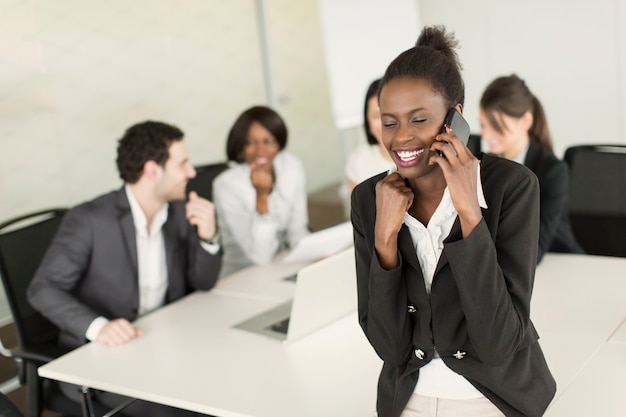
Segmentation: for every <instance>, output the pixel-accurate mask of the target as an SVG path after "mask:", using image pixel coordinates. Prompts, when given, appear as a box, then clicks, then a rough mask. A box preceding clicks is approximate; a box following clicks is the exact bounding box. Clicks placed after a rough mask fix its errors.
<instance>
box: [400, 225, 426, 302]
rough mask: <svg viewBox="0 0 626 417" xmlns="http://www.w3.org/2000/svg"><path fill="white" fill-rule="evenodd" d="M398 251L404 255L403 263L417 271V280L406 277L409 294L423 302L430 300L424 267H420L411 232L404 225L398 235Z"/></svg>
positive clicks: (415, 275)
mask: <svg viewBox="0 0 626 417" xmlns="http://www.w3.org/2000/svg"><path fill="white" fill-rule="evenodd" d="M398 249H399V251H400V254H401V255H402V259H403V261H406V262H407V263H408V264H409V265H410V267H411V268H413V269H414V270H415V274H414V275H411V276H414V277H415V279H412V278H410V277H408V278H409V279H407V276H406V275H405V279H406V285H407V289H408V291H409V294H415V292H417V296H418V297H420V298H422V301H423V300H425V299H427V298H428V294H427V293H426V284H425V283H424V274H423V273H422V267H421V266H420V263H419V260H418V259H417V254H416V253H415V246H414V245H413V239H411V232H409V228H408V227H407V226H406V224H403V225H402V227H401V228H400V232H399V233H398Z"/></svg>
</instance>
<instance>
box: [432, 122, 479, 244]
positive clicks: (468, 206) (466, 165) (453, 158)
mask: <svg viewBox="0 0 626 417" xmlns="http://www.w3.org/2000/svg"><path fill="white" fill-rule="evenodd" d="M430 149H431V151H434V150H439V151H441V152H442V153H443V154H444V155H445V156H441V155H438V154H437V153H436V152H433V153H432V155H431V157H430V161H429V163H430V164H431V165H432V164H438V165H439V166H440V167H441V170H442V171H443V175H444V177H445V178H446V183H447V185H448V190H449V191H450V198H451V199H452V204H454V208H455V209H456V211H457V213H458V214H459V219H460V221H461V229H462V230H463V237H467V236H468V235H469V234H470V233H471V232H472V230H474V228H475V227H476V225H478V223H480V221H481V219H482V212H481V210H480V205H479V204H478V196H477V181H478V175H477V172H478V159H476V157H475V156H474V155H473V154H472V152H471V151H470V150H469V148H468V147H467V146H465V144H464V143H463V142H461V140H460V139H459V138H458V137H457V136H456V134H455V133H454V131H452V129H450V128H449V127H448V126H446V133H440V134H439V135H437V136H436V137H435V142H433V144H432V145H431V147H430Z"/></svg>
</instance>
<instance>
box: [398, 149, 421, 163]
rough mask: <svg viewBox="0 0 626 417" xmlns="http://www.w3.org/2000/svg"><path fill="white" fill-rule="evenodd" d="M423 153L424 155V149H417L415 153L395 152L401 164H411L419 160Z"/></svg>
mask: <svg viewBox="0 0 626 417" xmlns="http://www.w3.org/2000/svg"><path fill="white" fill-rule="evenodd" d="M422 153H424V149H417V150H414V151H395V154H396V155H397V156H398V159H399V160H400V161H401V162H411V161H414V160H415V159H417V158H418V157H419V156H420V155H421V154H422Z"/></svg>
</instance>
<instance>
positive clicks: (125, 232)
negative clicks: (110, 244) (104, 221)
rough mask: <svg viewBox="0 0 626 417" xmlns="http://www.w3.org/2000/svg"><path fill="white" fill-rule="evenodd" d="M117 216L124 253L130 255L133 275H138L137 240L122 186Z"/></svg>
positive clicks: (131, 215) (131, 214)
mask: <svg viewBox="0 0 626 417" xmlns="http://www.w3.org/2000/svg"><path fill="white" fill-rule="evenodd" d="M117 209H118V218H119V221H120V228H121V230H122V236H123V238H124V245H125V246H126V253H128V256H129V257H130V261H131V264H132V266H133V269H134V273H135V276H136V277H137V276H138V269H137V268H138V267H137V241H136V240H135V223H134V221H133V213H132V212H131V211H130V204H129V203H128V197H126V190H125V189H124V188H122V189H121V190H120V191H119V192H118V198H117Z"/></svg>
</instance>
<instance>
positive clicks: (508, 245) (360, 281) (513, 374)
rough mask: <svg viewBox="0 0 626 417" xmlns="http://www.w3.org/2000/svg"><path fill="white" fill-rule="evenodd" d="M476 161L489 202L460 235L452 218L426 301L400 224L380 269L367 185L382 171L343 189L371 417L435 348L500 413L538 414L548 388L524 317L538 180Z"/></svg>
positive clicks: (391, 413) (392, 401)
mask: <svg viewBox="0 0 626 417" xmlns="http://www.w3.org/2000/svg"><path fill="white" fill-rule="evenodd" d="M479 158H480V159H481V164H480V170H481V180H482V185H483V192H484V195H485V199H486V202H487V206H488V208H487V209H482V214H483V220H482V221H481V222H480V223H479V224H478V225H477V226H476V228H475V229H474V230H473V231H472V233H471V234H470V235H469V236H468V237H467V238H465V239H463V238H462V234H461V227H460V223H459V219H458V217H457V219H456V220H455V222H454V225H453V227H452V230H451V232H450V235H449V236H448V237H447V238H446V239H445V241H444V248H443V252H442V254H441V257H440V259H439V263H438V265H437V267H436V270H435V277H434V280H433V283H432V288H431V294H430V297H429V296H428V294H427V293H426V288H425V285H424V277H423V275H422V271H421V268H420V265H419V261H418V259H417V255H416V253H415V248H414V246H413V243H412V240H411V236H410V233H409V230H408V229H407V227H406V225H403V226H402V228H401V230H400V232H399V234H398V251H399V253H398V258H399V265H398V267H397V268H395V269H393V270H390V271H386V270H384V269H382V268H381V266H380V265H379V263H378V258H377V256H376V255H375V253H374V224H375V219H376V203H375V201H376V192H375V186H376V183H377V182H378V181H379V180H380V179H382V178H384V176H385V174H381V175H378V176H376V177H373V178H371V179H369V180H367V181H365V182H363V183H361V184H360V185H359V186H357V187H356V188H355V190H354V192H353V194H352V224H353V226H354V244H355V256H356V268H357V287H358V298H359V300H358V305H359V307H358V311H359V322H360V324H361V327H362V328H363V331H364V332H365V334H366V336H367V338H368V339H369V341H370V343H371V344H372V346H373V347H374V349H375V350H376V352H377V353H378V355H379V356H380V358H381V359H382V360H383V362H384V364H383V369H382V371H381V374H380V378H379V383H378V400H377V411H378V415H379V417H397V416H399V415H400V413H401V412H402V410H403V409H404V407H405V406H406V404H407V402H408V400H409V397H410V396H411V394H412V393H413V391H414V389H415V385H416V383H417V379H418V377H419V369H420V367H422V366H424V365H425V364H427V363H428V362H430V361H431V359H432V358H433V355H434V349H435V346H436V347H437V352H438V353H439V355H440V356H441V357H442V359H443V360H444V362H445V363H446V365H447V366H448V367H450V368H451V369H452V370H454V371H455V372H457V373H459V374H461V375H463V376H464V377H465V378H467V380H468V381H469V382H470V383H471V384H472V385H474V386H475V387H476V388H477V389H478V390H479V391H480V392H482V393H483V394H484V395H485V396H486V397H487V398H489V400H491V402H493V403H494V404H495V405H496V406H497V407H498V408H499V409H500V410H502V412H503V413H504V414H505V415H507V416H540V415H542V414H543V412H544V411H545V409H546V408H547V406H548V404H549V403H550V401H551V400H552V398H553V396H554V393H555V391H556V383H555V381H554V379H553V378H552V375H551V374H550V371H549V369H548V366H547V364H546V361H545V359H544V356H543V353H542V351H541V348H540V347H539V344H538V342H537V340H538V338H539V336H538V334H537V332H536V331H535V328H534V326H533V324H532V322H531V321H530V317H529V316H530V298H531V294H532V288H533V281H534V275H535V265H536V258H537V239H538V234H539V184H538V182H537V178H536V176H535V175H533V174H532V172H531V171H530V170H529V169H527V168H526V167H524V166H522V165H520V164H517V163H515V162H512V161H508V160H506V159H503V158H498V157H494V156H489V155H484V154H481V155H479ZM418 349H419V351H418ZM422 352H423V354H422ZM455 355H456V356H455ZM420 357H421V358H420ZM457 357H458V358H457Z"/></svg>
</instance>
